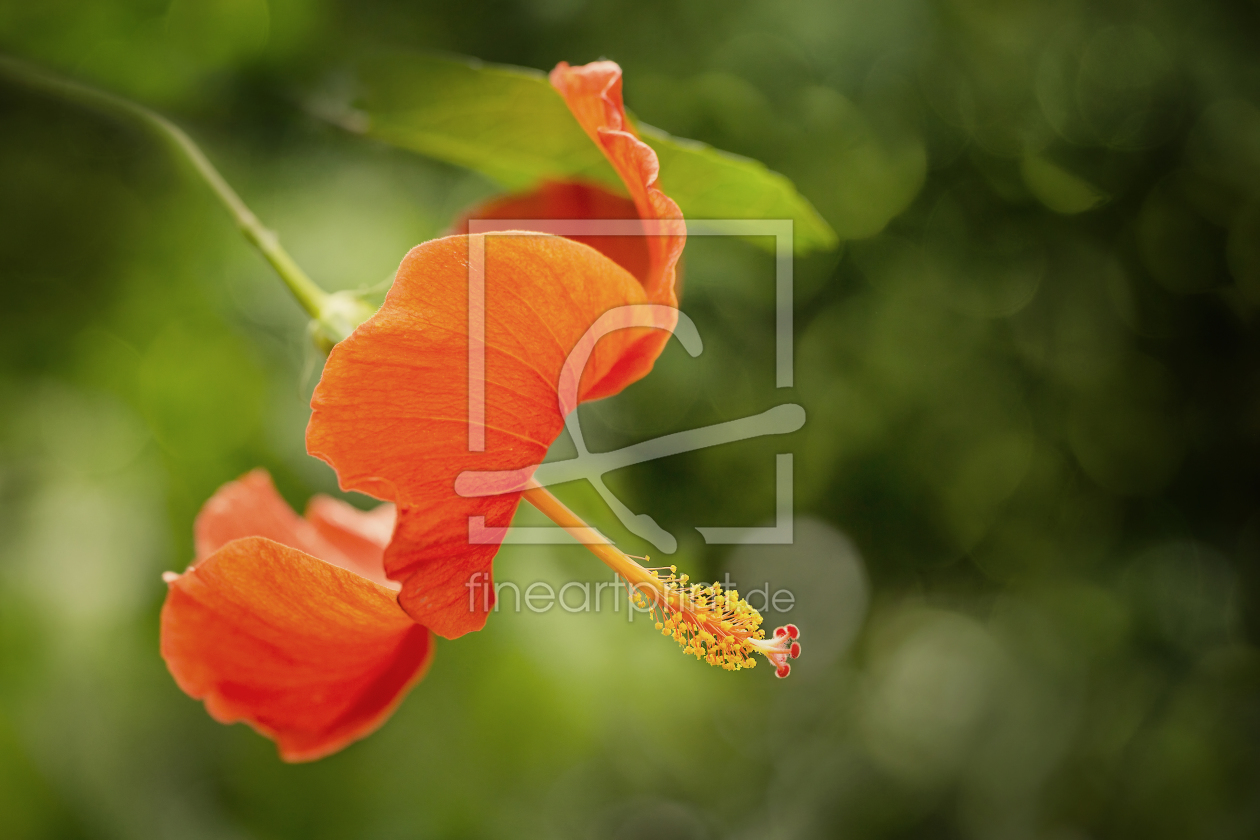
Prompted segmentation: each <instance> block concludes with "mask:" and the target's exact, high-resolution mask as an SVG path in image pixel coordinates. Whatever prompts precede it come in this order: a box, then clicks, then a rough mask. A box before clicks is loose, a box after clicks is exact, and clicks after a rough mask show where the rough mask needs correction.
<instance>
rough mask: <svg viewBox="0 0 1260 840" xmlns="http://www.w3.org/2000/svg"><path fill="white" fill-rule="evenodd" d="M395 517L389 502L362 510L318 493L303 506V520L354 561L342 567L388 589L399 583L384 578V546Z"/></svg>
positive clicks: (386, 543)
mask: <svg viewBox="0 0 1260 840" xmlns="http://www.w3.org/2000/svg"><path fill="white" fill-rule="evenodd" d="M397 518H398V516H397V511H396V509H395V508H394V506H393V505H392V504H390V503H388V502H386V503H385V504H383V505H377V506H376V507H375V508H373V509H372V510H368V511H363V510H359V509H358V508H356V507H354V506H353V505H351V504H348V503H346V502H343V501H342V500H341V499H334V498H333V497H332V496H324V495H319V496H313V497H311V500H310V502H308V503H307V505H306V520H307V521H308V522H310V523H311V524H312V525H314V526H315V530H316V531H318V532H319V534H320V536H322V537H323V538H324V539H326V540H327V541H328V542H330V543H332V544H333V545H334V546H336V547H337V549H338V550H339V551H341V553H342V554H343V555H345V556H346V558H348V559H349V560H350V561H351V562H352V563H353V564H354V565H353V566H345V567H344V568H348V569H350V571H352V572H358V573H359V574H361V575H363V576H364V577H366V578H368V579H370V580H372V581H374V582H375V583H379V584H381V585H383V586H386V587H388V588H390V589H397V587H398V584H397V583H395V582H394V581H392V580H389V579H388V578H387V577H385V546H387V545H389V538H390V536H391V535H392V534H393V533H394V522H395V520H396V519H397ZM339 565H340V564H339Z"/></svg>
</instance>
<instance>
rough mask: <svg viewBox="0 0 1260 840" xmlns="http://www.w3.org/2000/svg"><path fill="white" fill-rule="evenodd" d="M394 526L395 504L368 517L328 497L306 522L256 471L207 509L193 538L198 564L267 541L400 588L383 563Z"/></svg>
mask: <svg viewBox="0 0 1260 840" xmlns="http://www.w3.org/2000/svg"><path fill="white" fill-rule="evenodd" d="M337 505H339V506H340V507H337V508H336V512H335V514H333V513H332V512H331V511H332V509H333V506H337ZM386 522H388V527H387V528H386V527H385V523H386ZM393 524H394V508H393V505H381V506H379V507H378V508H377V509H376V510H373V511H368V512H364V511H360V510H357V509H355V508H353V507H351V506H350V505H348V504H346V503H345V502H338V501H336V500H334V499H330V498H328V497H326V496H323V497H321V496H316V497H315V498H314V499H312V500H311V505H310V508H309V509H308V513H307V518H306V519H303V518H302V517H300V516H298V515H297V514H296V513H294V512H293V508H291V507H289V504H288V502H286V501H285V500H284V499H283V498H281V496H280V494H279V493H277V492H276V486H275V485H274V484H272V482H271V476H270V475H268V474H267V471H266V470H264V469H256V470H251V471H250V472H248V473H246V474H245V475H243V476H241V477H240V478H238V479H237V480H236V481H229V482H228V483H227V484H224V485H223V486H222V487H220V488H219V489H218V490H217V491H216V492H215V494H214V495H213V496H211V497H210V499H209V501H207V502H206V503H205V504H204V505H202V507H201V512H200V513H198V514H197V521H196V523H195V524H194V526H193V533H194V539H195V543H196V550H197V559H198V560H201V559H203V558H205V557H209V556H210V555H211V554H212V553H214V552H215V551H217V550H219V549H220V548H221V547H222V546H224V545H226V544H227V543H229V542H231V541H232V540H236V539H240V538H242V537H266V538H267V539H269V540H275V541H276V542H278V543H280V544H281V545H287V546H291V547H293V548H296V549H299V550H301V551H304V552H306V553H307V554H310V555H312V556H314V557H318V558H319V559H321V560H324V561H327V562H329V563H332V564H333V565H334V566H340V567H341V568H343V569H348V570H350V571H352V572H354V573H355V574H357V575H361V576H363V577H365V578H367V579H368V580H371V581H373V582H375V583H379V584H380V585H382V586H385V587H388V588H391V589H396V588H397V586H398V585H397V584H396V583H395V582H393V581H391V580H389V579H388V578H387V577H385V568H384V565H383V563H382V557H383V555H384V552H385V545H386V543H388V542H389V531H390V530H392V528H393ZM382 532H384V536H383V538H381V534H382ZM365 534H370V535H371V537H372V539H367V538H365V536H364V535H365ZM372 540H375V541H376V543H375V544H373V542H372Z"/></svg>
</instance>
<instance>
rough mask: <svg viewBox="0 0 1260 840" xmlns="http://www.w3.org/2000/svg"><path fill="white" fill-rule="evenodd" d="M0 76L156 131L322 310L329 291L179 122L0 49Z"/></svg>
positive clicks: (307, 305) (290, 282) (304, 297)
mask: <svg viewBox="0 0 1260 840" xmlns="http://www.w3.org/2000/svg"><path fill="white" fill-rule="evenodd" d="M0 76H4V77H7V78H9V79H11V80H13V81H15V82H20V83H21V84H24V85H26V86H27V87H30V88H34V89H36V90H42V91H44V92H46V93H51V94H54V95H56V96H60V97H63V98H65V99H69V100H72V101H74V102H78V103H80V104H83V105H87V106H89V107H92V108H96V109H99V110H102V111H107V112H110V113H114V114H123V115H126V116H128V117H131V118H133V119H135V120H137V121H139V122H140V123H142V124H143V125H145V126H146V127H148V128H149V129H151V130H153V131H156V132H157V133H158V135H160V136H161V137H162V139H163V140H165V141H166V142H167V143H169V144H171V145H172V146H173V147H174V148H175V149H176V150H177V151H179V152H181V153H182V154H183V156H184V157H185V158H186V159H187V160H188V162H189V163H191V164H192V166H193V169H195V170H197V174H198V175H200V176H201V178H202V180H203V181H205V182H206V184H208V185H209V187H210V189H211V190H213V191H214V194H215V195H216V196H218V198H219V201H221V202H222V203H223V206H224V207H226V208H227V210H228V212H229V213H231V214H232V218H233V219H235V220H236V225H237V227H239V228H240V230H241V233H243V234H245V238H246V239H248V240H249V241H250V242H251V243H252V244H253V246H254V247H255V248H257V249H258V250H259V251H261V252H262V255H263V256H264V257H266V258H267V262H269V263H271V266H272V268H274V269H275V270H276V273H277V274H279V275H280V279H281V280H283V281H284V283H285V285H286V286H288V287H289V291H291V292H292V293H293V296H294V297H295V298H297V300H298V303H300V304H301V305H302V308H303V309H305V310H306V312H307V314H308V315H310V316H311V317H312V318H314V319H316V320H319V319H321V318H322V317H324V316H325V315H326V314H327V307H328V303H329V298H330V295H329V294H328V293H327V292H325V291H324V290H323V289H321V288H320V287H319V286H317V285H315V282H314V281H313V280H311V278H310V277H307V276H306V272H304V271H303V270H302V269H301V268H300V267H299V266H298V264H297V263H296V262H294V261H293V258H292V257H291V256H289V252H288V251H286V250H284V248H282V247H281V246H280V240H279V238H278V237H277V236H276V234H275V232H274V231H271V230H269V229H268V228H266V227H265V226H264V225H263V223H262V222H260V221H259V220H258V217H257V216H255V215H254V213H253V211H252V210H250V209H249V207H247V206H246V205H245V202H244V201H242V200H241V197H240V196H239V195H237V194H236V190H234V189H232V187H231V185H229V184H228V182H227V181H225V180H223V176H222V175H220V174H219V170H217V169H215V168H214V164H212V163H211V162H210V160H209V159H208V158H207V157H206V156H205V153H203V152H202V151H201V149H200V148H199V147H198V146H197V144H196V143H194V142H193V140H192V138H191V137H189V136H188V135H187V134H185V133H184V130H183V129H181V128H180V127H179V126H177V125H175V124H174V123H173V122H171V121H170V120H168V119H166V117H163V116H162V115H161V114H158V113H155V112H153V111H150V110H149V109H148V108H146V107H144V106H143V105H138V104H137V103H135V102H131V101H129V100H127V99H123V98H122V97H120V96H115V95H113V94H111V93H106V92H105V91H100V90H96V89H94V88H90V87H88V86H87V85H82V84H79V83H78V82H72V81H70V80H68V79H61V78H58V77H56V76H52V75H49V74H47V73H45V72H43V71H41V70H37V69H35V68H34V67H31V66H30V65H27V64H25V63H23V62H20V61H17V60H16V59H13V58H10V57H8V56H4V55H0Z"/></svg>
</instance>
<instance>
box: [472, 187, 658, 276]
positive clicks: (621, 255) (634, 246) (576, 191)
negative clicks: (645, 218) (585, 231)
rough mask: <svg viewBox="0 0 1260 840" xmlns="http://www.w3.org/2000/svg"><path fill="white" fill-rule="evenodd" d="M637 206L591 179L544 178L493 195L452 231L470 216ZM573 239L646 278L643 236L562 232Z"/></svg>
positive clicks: (597, 213)
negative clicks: (519, 190)
mask: <svg viewBox="0 0 1260 840" xmlns="http://www.w3.org/2000/svg"><path fill="white" fill-rule="evenodd" d="M638 217H639V211H638V210H637V209H636V207H635V204H634V202H633V201H631V200H630V199H628V198H622V197H621V196H619V195H614V194H613V193H611V192H609V191H608V190H606V189H605V188H603V187H601V186H598V185H596V184H585V183H580V182H576V181H546V182H544V183H543V184H541V185H540V186H539V187H538V188H536V189H533V190H530V191H529V192H524V193H516V194H513V195H508V196H503V197H502V198H496V199H492V200H491V201H488V202H486V203H485V204H482V205H480V206H478V207H476V208H475V209H473V210H471V211H470V212H469V213H468V214H467V215H465V216H464V218H462V219H460V220H459V222H457V223H456V225H455V227H454V229H455V231H456V232H457V233H467V232H468V221H469V220H470V219H486V220H493V219H504V220H509V221H510V220H520V219H548V220H556V219H560V220H566V221H567V220H574V219H578V220H587V219H619V220H625V219H637V218H638ZM510 227H516V228H517V229H522V228H523V229H525V230H534V229H535V228H532V227H530V226H529V225H521V224H517V225H514V226H510V225H498V226H493V227H486V226H484V225H482V226H479V227H478V228H477V232H478V233H488V232H490V231H492V230H508V229H509V228H510ZM565 238H566V239H572V240H573V241H575V242H581V243H583V244H586V245H590V246H591V247H592V248H594V249H595V250H596V251H599V252H600V253H601V254H603V255H604V256H606V257H608V258H609V259H610V260H612V261H613V262H615V263H617V265H619V266H621V267H622V268H624V269H625V270H626V271H628V272H630V273H631V274H633V275H634V276H635V278H637V279H638V281H639V282H640V283H647V282H648V279H649V276H650V273H651V268H652V266H651V258H650V255H649V253H648V243H647V240H646V239H645V238H644V237H643V236H642V235H640V236H566V237H565Z"/></svg>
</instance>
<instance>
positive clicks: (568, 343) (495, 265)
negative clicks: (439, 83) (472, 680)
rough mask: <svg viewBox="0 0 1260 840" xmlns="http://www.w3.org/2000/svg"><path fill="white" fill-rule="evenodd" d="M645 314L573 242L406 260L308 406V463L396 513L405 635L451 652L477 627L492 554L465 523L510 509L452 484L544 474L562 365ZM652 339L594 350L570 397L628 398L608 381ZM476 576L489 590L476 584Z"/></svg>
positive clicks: (606, 263) (454, 247) (625, 277)
mask: <svg viewBox="0 0 1260 840" xmlns="http://www.w3.org/2000/svg"><path fill="white" fill-rule="evenodd" d="M479 239H480V242H483V243H484V248H485V259H484V267H485V270H484V301H485V307H484V324H485V327H484V330H485V379H484V382H485V401H484V407H485V414H484V420H485V425H484V434H485V448H484V451H480V452H471V451H469V417H470V412H469V384H468V383H469V366H468V358H469V339H468V330H469V325H468V322H469V318H468V311H469V303H468V301H469V292H468V289H469V282H470V280H469V263H468V261H469V243H470V241H472V242H474V243H476V242H478V240H479ZM645 302H646V300H645V294H644V290H643V287H642V286H641V285H640V284H639V282H638V281H637V280H636V279H635V278H634V277H633V276H632V275H631V274H630V273H629V272H627V271H626V270H625V269H623V268H622V267H621V266H619V265H617V264H616V263H614V262H613V261H612V260H610V259H608V258H607V257H605V256H604V255H602V254H600V253H599V252H597V251H595V250H594V249H593V248H589V247H587V246H585V245H582V244H579V243H577V242H573V241H571V240H568V239H563V238H560V237H555V236H541V235H519V236H511V235H506V236H504V235H491V236H486V237H484V238H479V237H465V236H451V237H447V238H445V239H438V240H434V241H432V242H426V243H425V244H423V245H419V246H417V247H416V248H414V249H412V251H411V253H409V254H408V255H407V257H406V259H405V260H403V264H402V266H401V267H400V268H399V270H398V275H397V277H396V278H395V280H394V284H393V287H392V288H391V289H390V291H389V294H388V296H387V297H386V299H385V304H384V305H383V306H382V307H381V309H380V311H379V312H377V313H376V314H375V315H374V316H373V317H372V318H371V319H369V320H368V321H367V322H365V323H364V324H363V325H361V326H360V327H359V328H358V329H357V330H355V332H354V334H353V335H351V336H350V337H349V338H347V339H346V340H345V341H342V342H341V343H340V344H338V345H337V346H336V347H334V348H333V350H332V352H331V353H330V354H329V357H328V362H327V364H326V365H325V367H324V374H323V377H322V378H321V380H320V383H319V386H318V387H317V388H316V389H315V395H314V397H313V398H312V401H311V405H312V408H313V409H314V411H313V413H312V415H311V421H310V425H309V426H308V428H307V449H308V451H309V452H310V453H311V454H312V455H316V456H318V457H320V458H323V459H324V460H325V461H327V462H328V463H329V464H331V465H332V466H333V467H334V468H335V469H336V471H337V475H338V478H339V479H340V481H341V486H342V487H343V488H345V489H353V490H359V491H361V492H364V493H369V494H371V495H373V496H376V497H378V498H384V499H389V500H392V501H393V502H395V503H396V504H397V505H398V510H399V519H398V525H397V527H396V529H395V533H394V537H393V541H392V542H391V543H390V545H389V548H388V549H387V550H386V552H385V568H386V572H387V574H388V575H389V577H390V578H392V579H394V580H401V581H402V582H403V589H402V592H401V594H400V596H399V603H400V604H402V606H403V608H404V609H405V610H407V612H408V613H409V614H410V615H411V616H412V617H413V618H414V619H415V620H416V621H418V622H420V623H421V624H424V625H425V626H427V627H429V628H431V629H432V630H433V631H434V632H435V633H437V634H439V635H441V636H446V637H448V638H454V637H456V636H459V635H462V634H464V633H467V632H469V631H471V630H478V629H480V628H481V627H482V626H483V625H484V624H485V619H486V613H487V611H488V609H489V608H490V607H491V606H493V604H494V599H493V596H492V593H490V592H488V591H485V590H479V589H477V585H478V582H481V583H484V584H487V585H488V580H489V572H490V563H491V560H492V558H493V557H494V554H495V553H496V552H497V550H498V547H499V546H498V539H494V538H490V539H489V540H488V541H487V542H485V543H482V544H470V536H469V535H470V527H475V526H476V524H477V522H478V520H474V521H473V522H472V523H470V517H482V519H481V520H479V521H480V522H481V523H483V524H484V525H485V526H486V527H488V528H496V527H504V526H506V525H508V523H509V521H510V520H511V517H512V513H513V511H515V509H516V505H517V503H518V501H519V496H520V494H519V492H510V493H505V494H503V495H499V496H490V497H478V498H462V497H460V496H457V495H456V494H455V491H454V485H455V479H456V477H457V476H458V475H459V474H460V473H461V472H463V471H465V470H520V469H532V468H533V467H534V466H535V465H537V464H538V463H540V462H541V461H542V459H543V456H544V454H545V453H546V451H547V448H548V447H549V446H550V445H551V443H552V441H553V440H555V438H556V436H557V435H558V434H559V433H560V429H561V427H562V422H563V418H562V415H561V412H560V407H559V401H558V397H557V383H558V381H559V378H560V372H561V369H562V368H563V366H564V363H565V360H566V358H567V357H568V355H569V353H570V351H571V350H573V348H574V347H575V345H577V344H578V342H579V339H581V338H582V336H583V335H584V334H585V333H586V331H587V330H588V328H589V327H590V326H591V325H592V324H594V323H595V321H596V320H597V319H598V318H599V317H600V316H601V315H603V314H604V313H605V312H607V311H608V310H610V309H613V308H615V307H620V306H624V305H627V304H636V303H638V304H642V303H645ZM670 311H671V312H672V310H670ZM671 326H672V324H671ZM653 331H654V330H651V329H648V328H633V329H624V330H619V331H617V332H614V333H611V334H610V335H608V336H606V337H604V338H603V339H602V340H600V341H599V342H598V343H597V344H596V345H595V348H594V352H593V353H592V355H591V357H590V360H589V361H588V363H587V365H586V368H585V370H584V372H583V374H582V378H581V380H580V382H581V388H580V390H579V397H580V398H582V399H586V398H588V397H589V394H590V393H591V392H592V391H594V390H596V389H608V388H611V389H612V390H618V389H620V388H621V387H623V386H624V384H625V380H624V379H616V378H617V377H620V376H622V374H621V373H620V372H619V371H620V370H621V369H622V366H623V365H624V363H625V361H626V359H628V358H630V359H633V358H634V354H635V353H637V352H639V351H640V348H642V347H643V346H644V343H643V342H642V338H643V337H644V335H645V334H647V333H650V332H653ZM656 331H658V332H659V330H656ZM666 335H667V333H666ZM650 363H651V362H650V360H647V364H648V365H649V366H650ZM610 377H612V378H614V379H616V381H613V382H611V383H610V382H609V379H610ZM478 572H481V573H483V574H484V575H485V577H483V578H478V579H474V575H476V573H478Z"/></svg>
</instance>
